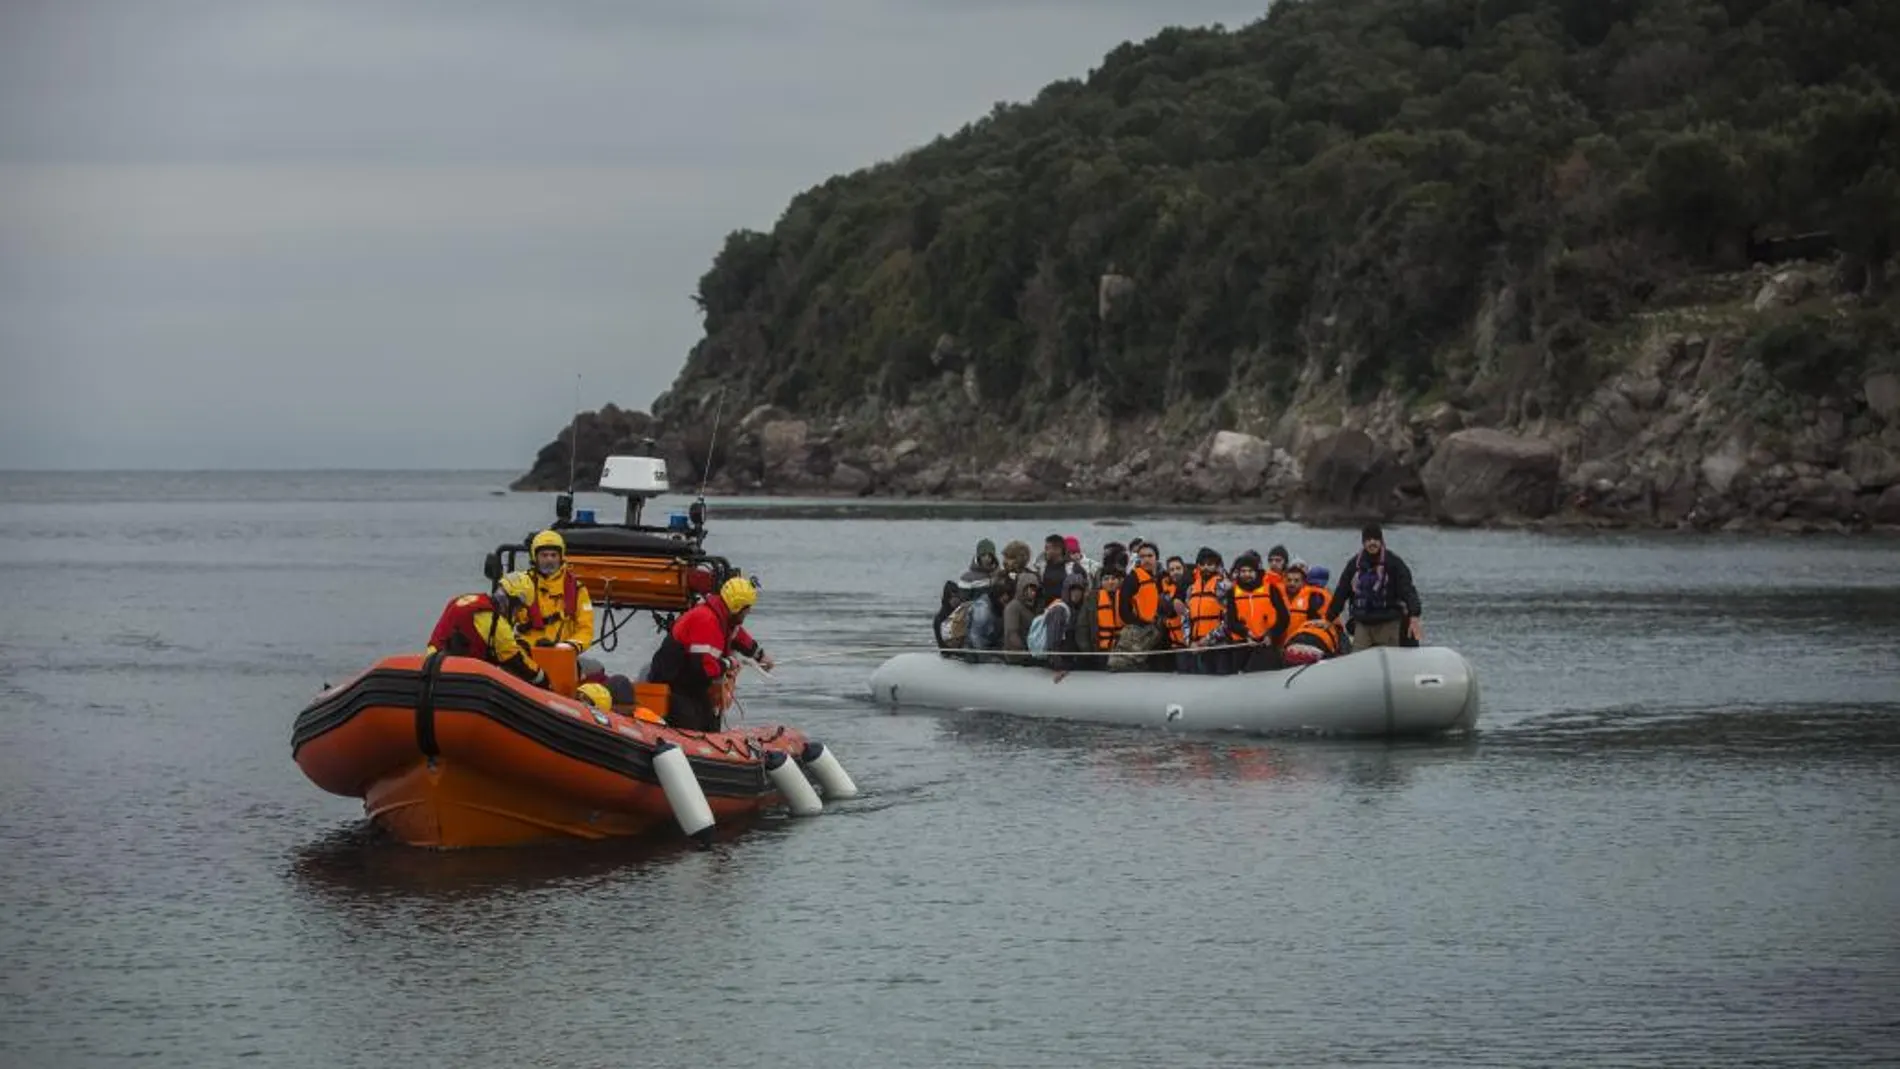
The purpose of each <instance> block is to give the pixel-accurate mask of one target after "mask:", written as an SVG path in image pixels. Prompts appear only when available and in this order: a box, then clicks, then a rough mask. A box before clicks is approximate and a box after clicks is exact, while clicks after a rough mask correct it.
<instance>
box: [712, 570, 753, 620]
mask: <svg viewBox="0 0 1900 1069" xmlns="http://www.w3.org/2000/svg"><path fill="white" fill-rule="evenodd" d="M719 600H720V601H723V602H725V603H726V608H728V609H731V610H732V611H733V612H744V611H745V610H746V609H750V608H751V607H752V606H753V605H755V604H757V603H758V600H759V591H758V588H757V587H754V586H753V585H752V580H750V579H747V578H746V577H745V576H743V575H735V576H733V577H732V578H731V579H728V580H726V585H725V586H722V587H720V588H719Z"/></svg>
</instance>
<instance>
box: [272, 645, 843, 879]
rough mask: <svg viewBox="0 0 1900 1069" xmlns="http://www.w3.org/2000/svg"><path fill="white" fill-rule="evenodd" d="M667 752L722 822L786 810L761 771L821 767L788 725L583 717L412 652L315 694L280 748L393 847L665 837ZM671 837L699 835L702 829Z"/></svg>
mask: <svg viewBox="0 0 1900 1069" xmlns="http://www.w3.org/2000/svg"><path fill="white" fill-rule="evenodd" d="M675 748H676V749H677V750H678V751H680V752H681V753H683V754H684V757H685V761H686V763H687V765H688V766H689V767H690V769H691V773H692V778H693V780H694V781H696V782H697V784H698V786H699V788H700V790H701V791H702V792H703V795H704V803H705V806H706V808H707V811H708V812H709V813H710V816H711V819H712V821H714V822H716V823H717V824H722V825H723V824H727V823H730V822H733V821H737V820H740V819H743V818H746V817H750V816H752V815H754V814H757V813H759V812H760V811H761V810H764V809H766V808H767V807H769V806H773V805H777V804H779V803H781V802H782V801H784V799H783V797H782V796H781V794H780V791H779V788H778V786H777V785H776V784H775V782H774V779H773V776H772V775H771V771H770V769H768V762H770V763H771V764H772V765H773V766H778V765H781V764H787V763H789V764H791V765H792V767H793V768H794V770H795V769H796V766H797V765H798V764H802V763H804V762H805V761H806V760H807V759H808V758H810V759H813V760H815V759H818V758H820V757H822V756H823V751H822V748H820V747H817V746H815V745H814V744H812V743H811V741H810V740H809V739H807V738H806V737H805V736H804V734H802V733H800V732H798V731H796V730H793V729H792V728H788V727H783V726H768V727H752V728H740V729H737V730H731V731H720V732H700V731H686V730H681V729H678V728H671V727H668V726H666V725H665V724H658V723H653V722H651V721H649V720H646V719H643V718H641V717H640V716H638V715H637V713H635V712H634V711H633V710H630V709H623V708H616V709H615V710H614V711H612V712H607V711H604V710H601V709H596V708H594V707H593V706H592V705H590V704H588V703H587V702H585V701H582V700H578V699H575V698H569V697H565V696H563V695H560V694H556V693H555V692H553V691H550V690H542V689H541V688H539V687H534V686H531V685H529V684H527V683H524V682H522V681H521V680H519V679H516V678H515V677H514V676H511V675H509V674H508V673H506V672H504V671H502V670H501V669H499V668H496V667H495V666H493V665H491V664H488V663H487V662H485V661H478V660H474V659H471V658H467V657H445V656H441V655H429V656H422V655H417V654H406V655H401V656H395V657H386V658H384V659H383V660H381V661H379V662H377V664H376V665H375V667H373V668H371V669H369V670H368V671H366V672H363V673H362V674H360V675H358V676H357V677H356V678H354V679H351V680H349V681H347V682H344V683H341V684H339V685H337V686H334V687H331V688H330V689H329V690H326V691H324V692H323V693H322V694H320V695H318V696H317V699H316V701H314V702H312V703H311V704H310V705H309V707H307V708H306V709H304V710H303V712H302V713H301V714H299V715H298V717H297V723H296V727H295V730H294V732H293V735H292V739H291V749H292V755H293V757H294V759H295V760H296V762H297V766H298V767H299V768H301V769H302V770H303V772H304V774H305V775H306V776H308V777H310V780H311V782H313V783H315V784H316V785H317V786H319V787H321V788H323V789H324V790H326V791H329V792H331V793H333V794H340V795H344V796H346V797H350V798H361V799H362V800H363V809H364V811H365V812H366V813H367V814H368V815H369V817H370V819H371V820H373V821H375V822H376V823H377V824H378V825H380V826H382V827H383V828H384V829H386V830H387V831H389V832H390V833H391V834H393V835H394V836H395V837H396V838H398V839H400V840H402V841H403V842H406V843H409V844H411V845H415V846H435V847H467V846H509V845H515V844H519V843H526V842H533V841H536V840H544V839H558V838H578V839H601V838H607V837H609V836H626V835H646V834H651V833H654V832H659V831H664V830H666V829H667V828H668V827H670V826H672V825H674V824H675V823H676V822H677V821H678V819H679V813H678V812H677V811H676V809H675V807H674V805H673V803H672V802H671V801H670V800H669V798H668V795H667V790H666V787H665V785H664V784H663V783H662V781H661V775H660V770H659V769H658V768H657V767H656V759H657V758H658V757H659V756H660V755H661V754H662V753H663V752H665V751H667V750H670V749H675ZM799 774H800V775H801V776H802V775H803V773H802V772H801V773H799ZM807 789H809V788H807ZM683 830H686V831H688V832H690V833H694V834H695V835H696V836H698V837H702V838H703V837H705V836H707V835H710V832H711V826H710V825H709V826H707V827H704V828H693V827H686V828H684V829H683Z"/></svg>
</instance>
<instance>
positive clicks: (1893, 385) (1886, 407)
mask: <svg viewBox="0 0 1900 1069" xmlns="http://www.w3.org/2000/svg"><path fill="white" fill-rule="evenodd" d="M1861 389H1862V390H1863V391H1865V393H1866V395H1867V407H1868V408H1870V409H1872V410H1873V412H1874V415H1876V416H1879V417H1880V421H1881V422H1882V423H1885V424H1887V425H1888V426H1890V427H1893V426H1900V375H1895V374H1894V373H1893V372H1891V371H1882V372H1880V373H1879V374H1877V375H1869V376H1867V381H1866V382H1865V383H1863V384H1862V385H1861Z"/></svg>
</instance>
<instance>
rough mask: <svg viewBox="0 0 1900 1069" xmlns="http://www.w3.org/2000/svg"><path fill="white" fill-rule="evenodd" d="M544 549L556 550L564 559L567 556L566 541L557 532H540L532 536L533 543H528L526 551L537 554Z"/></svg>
mask: <svg viewBox="0 0 1900 1069" xmlns="http://www.w3.org/2000/svg"><path fill="white" fill-rule="evenodd" d="M544 549H558V550H560V551H561V556H563V557H565V556H567V539H565V538H562V537H561V532H559V531H542V532H541V533H540V534H538V535H535V536H534V541H532V542H530V543H528V550H529V551H530V552H533V553H539V552H541V551H542V550H544Z"/></svg>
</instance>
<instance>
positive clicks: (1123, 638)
mask: <svg viewBox="0 0 1900 1069" xmlns="http://www.w3.org/2000/svg"><path fill="white" fill-rule="evenodd" d="M1160 644H1161V632H1160V631H1158V630H1156V629H1155V628H1154V626H1153V625H1151V624H1129V625H1128V626H1127V627H1124V628H1122V629H1121V633H1120V634H1118V635H1116V636H1115V652H1114V653H1111V654H1109V657H1108V670H1109V671H1111V672H1134V671H1140V670H1141V669H1143V668H1145V667H1147V665H1148V658H1147V656H1146V655H1147V654H1148V653H1150V652H1152V651H1153V650H1154V648H1155V647H1156V646H1159V645H1160Z"/></svg>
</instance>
